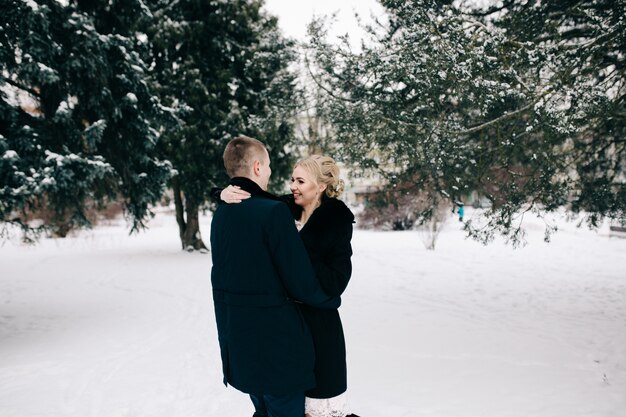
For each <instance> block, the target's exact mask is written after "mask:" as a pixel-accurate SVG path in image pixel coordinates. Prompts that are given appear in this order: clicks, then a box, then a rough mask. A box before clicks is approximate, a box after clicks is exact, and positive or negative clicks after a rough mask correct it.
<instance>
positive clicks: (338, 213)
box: [302, 196, 354, 230]
mask: <svg viewBox="0 0 626 417" xmlns="http://www.w3.org/2000/svg"><path fill="white" fill-rule="evenodd" d="M345 223H354V214H352V212H351V211H350V209H349V208H348V207H347V206H346V205H345V203H344V202H343V201H341V200H338V199H336V198H330V197H326V196H324V197H322V204H320V206H319V207H318V208H316V209H315V210H314V211H313V214H311V218H310V219H309V221H308V222H306V224H305V225H304V227H305V228H309V229H310V228H311V227H313V228H315V229H318V228H319V229H320V230H324V229H325V228H327V227H329V226H331V227H336V226H338V225H340V224H345ZM302 230H304V228H303V229H302Z"/></svg>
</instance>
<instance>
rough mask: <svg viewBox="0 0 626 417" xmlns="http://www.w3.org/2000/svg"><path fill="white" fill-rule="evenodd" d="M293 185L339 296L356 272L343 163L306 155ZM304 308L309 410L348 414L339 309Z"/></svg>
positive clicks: (311, 244)
mask: <svg viewBox="0 0 626 417" xmlns="http://www.w3.org/2000/svg"><path fill="white" fill-rule="evenodd" d="M290 189H291V193H292V194H291V195H287V196H284V197H283V199H284V201H285V202H287V204H289V207H290V208H291V210H292V213H293V215H294V219H295V222H296V227H297V228H298V230H299V231H300V237H301V238H302V241H303V242H304V246H305V247H306V250H307V252H308V254H309V257H310V258H311V263H312V264H313V268H314V269H315V272H316V275H317V277H318V279H319V281H320V284H321V286H322V288H323V289H324V291H325V292H326V293H327V294H328V295H331V296H339V295H341V294H342V293H343V291H344V290H345V289H346V286H347V285H348V281H349V280H350V275H351V273H352V263H351V260H350V258H351V256H352V247H351V244H350V241H351V239H352V223H353V222H354V215H353V214H352V212H351V211H350V209H348V207H347V206H346V205H345V204H344V203H343V202H342V201H341V200H338V199H337V197H338V196H339V195H340V194H341V192H342V191H343V181H342V180H341V179H339V167H338V166H337V164H336V163H335V161H334V160H333V159H332V158H330V157H327V156H321V155H313V156H311V157H309V158H306V159H303V160H301V161H299V162H298V163H296V166H295V167H294V170H293V175H292V178H291V186H290ZM220 198H221V199H222V200H223V201H225V202H227V203H232V202H239V201H241V199H242V198H246V195H245V193H244V192H242V191H241V190H237V189H235V188H234V187H231V186H229V187H228V188H226V189H224V190H223V191H222V192H221V194H220ZM301 311H302V314H303V316H304V318H305V320H306V322H307V324H308V325H309V329H310V331H311V335H312V336H313V343H314V345H315V378H316V380H317V386H316V387H315V388H314V389H312V390H310V391H308V392H307V393H306V396H307V397H306V402H305V412H306V415H307V416H308V417H345V416H347V401H346V394H345V392H346V389H347V381H346V380H347V371H346V346H345V338H344V334H343V328H342V326H341V318H340V317H339V312H338V311H337V310H336V309H334V310H329V309H320V308H315V307H310V306H307V305H301ZM350 416H354V414H350ZM354 417H356V416H354Z"/></svg>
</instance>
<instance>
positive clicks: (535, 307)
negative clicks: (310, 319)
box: [0, 213, 626, 417]
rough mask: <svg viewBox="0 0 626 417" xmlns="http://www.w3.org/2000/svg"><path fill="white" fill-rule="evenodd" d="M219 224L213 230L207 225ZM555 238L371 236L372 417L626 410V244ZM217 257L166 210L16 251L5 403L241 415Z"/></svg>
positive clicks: (359, 391)
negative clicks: (217, 319)
mask: <svg viewBox="0 0 626 417" xmlns="http://www.w3.org/2000/svg"><path fill="white" fill-rule="evenodd" d="M209 221H210V219H208V218H205V219H203V234H204V236H205V238H206V239H208V236H209V230H208V229H209ZM560 223H561V226H562V229H561V231H560V232H558V233H557V234H556V235H555V236H554V238H553V241H552V242H551V243H550V244H545V243H544V242H543V241H542V230H541V227H540V224H539V223H538V222H536V221H534V220H533V219H528V220H527V223H526V225H527V227H528V229H529V232H530V236H529V245H528V246H526V247H525V248H522V249H517V250H515V249H513V248H511V247H510V246H506V245H504V244H502V243H499V242H495V243H492V244H490V245H488V246H483V245H481V244H479V243H476V242H473V241H471V240H467V239H465V236H464V234H463V232H462V231H461V230H460V227H459V224H458V223H457V222H455V221H454V219H450V221H449V223H448V224H447V226H446V228H445V229H444V231H443V232H442V234H441V236H440V239H439V243H438V246H437V249H436V250H435V251H426V250H425V249H424V246H423V245H422V242H421V241H420V238H419V234H418V233H416V232H371V231H356V233H355V235H354V240H353V248H354V274H353V280H352V282H351V284H350V286H349V287H348V290H347V293H346V294H345V297H344V302H343V306H342V308H341V314H342V317H343V320H344V327H345V331H346V337H347V346H348V366H349V368H348V373H349V395H350V399H351V404H352V406H353V407H352V408H353V411H354V412H355V413H357V414H359V415H361V416H363V417H422V416H423V417H532V416H537V417H577V416H585V417H587V416H594V417H595V416H598V417H624V416H626V256H624V254H626V239H619V238H610V237H609V236H608V231H607V229H601V230H600V231H598V232H591V231H589V230H587V229H584V228H583V229H577V228H575V227H574V226H573V225H571V224H567V223H564V222H560ZM210 267H211V259H210V256H209V255H203V254H198V253H194V254H190V253H186V252H182V251H181V250H180V249H179V243H178V241H177V230H176V223H175V220H174V218H173V216H172V215H171V214H166V213H161V214H159V215H158V216H157V217H156V218H155V219H154V220H153V221H152V222H151V223H150V229H149V230H148V231H146V232H144V233H141V234H139V235H134V236H128V232H127V228H126V227H125V225H124V224H113V225H108V226H100V227H98V228H97V229H95V230H93V231H89V232H82V233H81V234H79V235H78V236H75V237H71V238H67V239H64V240H51V239H44V240H42V241H41V242H40V243H39V244H38V245H37V246H34V247H29V246H24V245H21V244H20V243H19V242H17V241H9V242H5V244H4V246H2V247H0V416H2V417H48V416H50V417H52V416H55V417H56V416H63V417H65V416H68V417H90V416H93V417H97V416H102V417H195V416H198V417H200V416H201V417H218V416H219V417H238V416H250V415H252V407H251V405H250V403H249V400H248V399H247V397H246V396H245V395H243V394H241V393H239V392H237V391H236V390H234V389H232V388H225V387H224V386H223V385H222V384H221V375H220V372H221V368H220V364H219V353H218V346H217V340H216V331H215V325H214V316H213V306H212V301H211V292H210V279H209V272H210Z"/></svg>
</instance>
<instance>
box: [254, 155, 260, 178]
mask: <svg viewBox="0 0 626 417" xmlns="http://www.w3.org/2000/svg"><path fill="white" fill-rule="evenodd" d="M252 173H253V174H254V175H256V176H259V175H261V161H259V160H258V159H256V160H255V161H254V162H253V163H252Z"/></svg>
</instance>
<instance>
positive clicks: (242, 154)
mask: <svg viewBox="0 0 626 417" xmlns="http://www.w3.org/2000/svg"><path fill="white" fill-rule="evenodd" d="M265 152H267V148H266V147H265V145H264V144H263V142H261V141H260V140H257V139H254V138H250V137H248V136H239V137H237V138H235V139H233V140H231V141H230V142H228V144H227V145H226V149H224V156H223V158H224V168H226V172H227V173H228V176H229V177H231V178H233V177H247V176H249V175H250V170H251V169H252V163H253V162H254V161H255V160H257V159H261V160H262V159H263V156H264V154H265Z"/></svg>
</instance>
